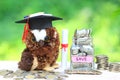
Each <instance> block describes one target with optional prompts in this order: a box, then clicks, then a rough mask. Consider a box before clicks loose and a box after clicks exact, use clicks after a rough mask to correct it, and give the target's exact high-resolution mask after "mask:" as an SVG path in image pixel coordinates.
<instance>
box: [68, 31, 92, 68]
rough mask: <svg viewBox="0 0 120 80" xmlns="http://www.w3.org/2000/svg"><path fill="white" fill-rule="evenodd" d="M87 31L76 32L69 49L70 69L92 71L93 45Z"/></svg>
mask: <svg viewBox="0 0 120 80" xmlns="http://www.w3.org/2000/svg"><path fill="white" fill-rule="evenodd" d="M90 33H91V31H90V30H89V29H82V30H76V31H75V34H74V37H73V43H72V46H71V49H70V53H71V69H79V70H80V69H81V70H91V69H93V58H94V56H93V53H94V49H93V44H92V38H91V35H90Z"/></svg>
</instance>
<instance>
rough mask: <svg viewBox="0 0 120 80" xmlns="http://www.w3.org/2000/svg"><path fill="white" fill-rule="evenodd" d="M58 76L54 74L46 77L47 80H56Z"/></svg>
mask: <svg viewBox="0 0 120 80" xmlns="http://www.w3.org/2000/svg"><path fill="white" fill-rule="evenodd" d="M56 77H57V76H56V75H53V74H49V75H46V79H47V80H54V79H55V78H56Z"/></svg>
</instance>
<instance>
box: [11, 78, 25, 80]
mask: <svg viewBox="0 0 120 80" xmlns="http://www.w3.org/2000/svg"><path fill="white" fill-rule="evenodd" d="M13 80H24V79H23V78H13Z"/></svg>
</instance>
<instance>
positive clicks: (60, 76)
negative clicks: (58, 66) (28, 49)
mask: <svg viewBox="0 0 120 80" xmlns="http://www.w3.org/2000/svg"><path fill="white" fill-rule="evenodd" d="M0 76H2V77H3V78H12V79H13V80H24V79H25V80H26V79H30V80H34V79H44V80H65V79H66V78H67V77H68V76H67V75H66V74H64V73H60V72H54V71H51V72H47V71H23V70H16V71H15V72H14V71H12V70H0Z"/></svg>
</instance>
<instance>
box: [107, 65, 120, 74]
mask: <svg viewBox="0 0 120 80" xmlns="http://www.w3.org/2000/svg"><path fill="white" fill-rule="evenodd" d="M109 71H110V72H120V63H110V65H109Z"/></svg>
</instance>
